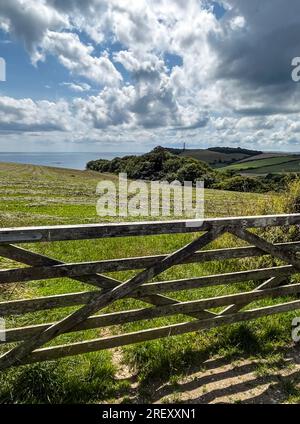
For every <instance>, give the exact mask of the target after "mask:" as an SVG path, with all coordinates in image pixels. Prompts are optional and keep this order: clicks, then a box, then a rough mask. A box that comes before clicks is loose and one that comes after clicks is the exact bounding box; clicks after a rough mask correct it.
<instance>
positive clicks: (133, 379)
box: [113, 346, 300, 404]
mask: <svg viewBox="0 0 300 424" xmlns="http://www.w3.org/2000/svg"><path fill="white" fill-rule="evenodd" d="M113 357H114V363H115V364H116V365H117V366H118V369H119V372H118V375H117V378H119V379H122V380H123V379H124V380H127V381H128V382H129V385H130V388H129V389H128V390H126V392H125V393H122V395H120V397H119V399H118V400H117V402H118V403H121V402H126V403H128V402H131V403H146V402H150V403H199V404H209V403H248V404H251V403H252V404H253V403H254V404H276V403H300V346H297V347H292V348H290V349H288V350H286V351H285V352H284V354H281V353H275V354H274V357H272V359H271V360H270V359H268V360H267V361H266V360H263V359H261V360H259V359H255V360H251V359H241V360H235V361H231V360H228V359H227V360H226V359H224V358H213V359H210V360H208V361H205V362H204V363H202V364H201V366H200V367H198V369H197V367H194V368H193V369H191V370H190V372H189V373H188V374H187V375H186V376H184V377H182V378H180V379H178V380H177V381H176V382H175V383H174V382H173V384H171V383H170V382H167V383H165V382H159V381H153V382H148V383H147V385H140V384H139V383H138V378H137V376H136V375H134V374H133V373H132V372H131V371H130V369H129V368H128V367H127V366H125V365H124V362H123V359H122V353H121V350H117V349H116V350H115V351H114V354H113Z"/></svg>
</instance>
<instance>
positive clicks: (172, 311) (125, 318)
mask: <svg viewBox="0 0 300 424" xmlns="http://www.w3.org/2000/svg"><path fill="white" fill-rule="evenodd" d="M297 293H300V284H292V285H291V284H290V285H286V286H282V287H274V288H268V289H264V290H257V291H252V292H244V293H237V294H231V295H225V296H217V297H212V298H207V299H201V300H196V301H188V302H181V303H179V304H175V305H167V306H160V307H155V308H153V307H152V308H142V309H136V310H129V311H122V312H115V313H108V314H102V315H99V316H94V317H90V318H88V319H87V320H86V321H85V322H83V323H81V324H79V325H77V326H76V327H73V328H72V329H71V330H69V331H67V332H73V331H82V330H87V329H95V328H100V327H106V326H110V325H120V324H125V323H129V322H135V321H141V320H149V319H153V318H159V317H162V316H170V315H178V314H184V315H189V314H191V313H196V312H199V311H202V310H204V309H210V308H216V307H220V306H226V305H231V304H232V303H235V304H236V306H237V305H243V304H249V303H251V302H254V301H257V300H261V299H265V298H268V297H278V296H291V295H295V294H297ZM52 325H54V323H47V324H39V325H33V326H27V327H20V328H12V329H7V330H6V341H5V343H11V342H17V341H20V340H24V339H25V338H28V337H31V336H33V335H35V334H38V333H40V332H41V331H45V330H46V329H47V328H49V327H51V326H52Z"/></svg>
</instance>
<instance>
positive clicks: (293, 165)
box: [247, 159, 300, 174]
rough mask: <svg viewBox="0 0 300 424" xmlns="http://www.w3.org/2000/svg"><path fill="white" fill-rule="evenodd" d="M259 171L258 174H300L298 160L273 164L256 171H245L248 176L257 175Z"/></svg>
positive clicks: (299, 161) (299, 162)
mask: <svg viewBox="0 0 300 424" xmlns="http://www.w3.org/2000/svg"><path fill="white" fill-rule="evenodd" d="M258 171H259V173H260V174H269V173H272V174H284V173H289V172H300V160H299V159H298V160H291V161H290V162H284V163H281V164H275V165H272V166H268V167H263V166H262V167H261V168H259V169H258V170H251V169H249V171H247V173H249V174H252V173H253V174H257V173H258Z"/></svg>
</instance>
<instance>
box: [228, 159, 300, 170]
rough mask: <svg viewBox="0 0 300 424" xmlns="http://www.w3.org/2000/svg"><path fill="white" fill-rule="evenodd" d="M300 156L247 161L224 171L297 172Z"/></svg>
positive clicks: (299, 168)
mask: <svg viewBox="0 0 300 424" xmlns="http://www.w3.org/2000/svg"><path fill="white" fill-rule="evenodd" d="M299 163H300V156H299V155H291V156H275V157H269V158H262V159H257V160H248V161H242V162H239V163H236V164H234V165H230V166H227V167H226V168H224V169H227V170H233V171H241V172H246V173H247V174H248V173H250V174H251V173H252V174H268V173H282V172H299V171H300V167H299Z"/></svg>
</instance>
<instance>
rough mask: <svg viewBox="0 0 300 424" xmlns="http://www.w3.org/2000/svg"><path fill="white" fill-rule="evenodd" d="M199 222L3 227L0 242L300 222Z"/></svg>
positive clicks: (269, 218)
mask: <svg viewBox="0 0 300 424" xmlns="http://www.w3.org/2000/svg"><path fill="white" fill-rule="evenodd" d="M197 222H199V220H178V221H149V222H129V223H109V224H85V225H75V226H74V225H59V226H47V227H45V226H44V227H22V228H4V229H1V230H0V244H9V243H29V242H30V243H35V242H41V241H43V242H45V241H48V242H49V241H62V240H83V239H96V238H107V237H129V236H145V235H155V234H179V233H193V232H200V231H208V230H210V229H212V228H224V227H228V226H230V225H234V226H241V227H244V228H245V227H249V228H251V227H252V228H254V227H256V228H257V227H259V228H264V227H269V226H288V225H297V224H299V223H300V214H292V215H266V216H252V217H239V218H236V217H233V218H212V219H207V220H204V222H202V221H200V223H199V225H197Z"/></svg>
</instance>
